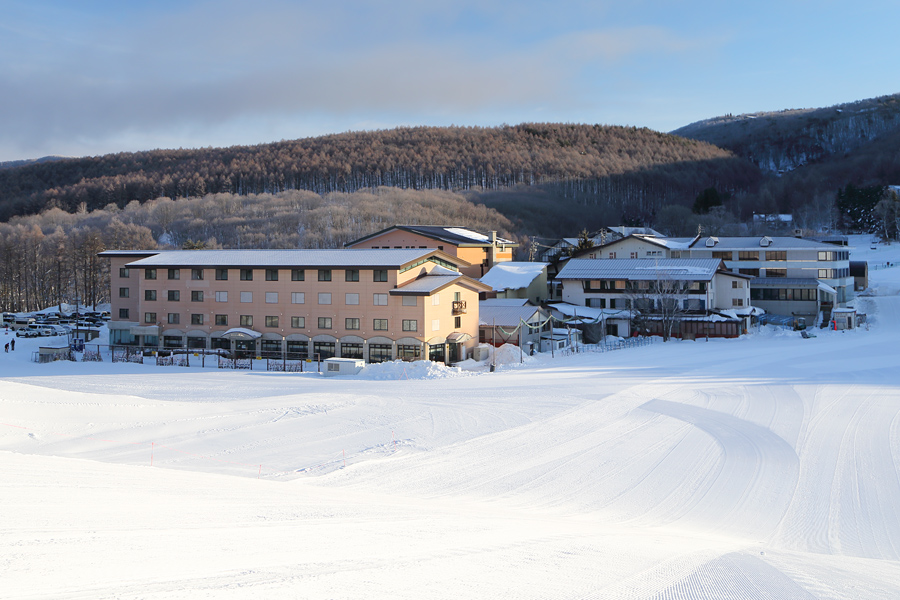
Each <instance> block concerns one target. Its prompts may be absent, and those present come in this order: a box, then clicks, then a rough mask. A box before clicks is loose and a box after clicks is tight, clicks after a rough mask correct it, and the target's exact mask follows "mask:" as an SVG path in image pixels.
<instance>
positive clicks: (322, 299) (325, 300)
mask: <svg viewBox="0 0 900 600" xmlns="http://www.w3.org/2000/svg"><path fill="white" fill-rule="evenodd" d="M319 304H331V293H330V292H319Z"/></svg>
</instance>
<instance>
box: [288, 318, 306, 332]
mask: <svg viewBox="0 0 900 600" xmlns="http://www.w3.org/2000/svg"><path fill="white" fill-rule="evenodd" d="M291 327H293V328H294V329H304V328H305V327H306V317H291Z"/></svg>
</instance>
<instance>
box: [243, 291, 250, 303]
mask: <svg viewBox="0 0 900 600" xmlns="http://www.w3.org/2000/svg"><path fill="white" fill-rule="evenodd" d="M241 302H243V303H244V304H248V303H250V302H253V292H241Z"/></svg>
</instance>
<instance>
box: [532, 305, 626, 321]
mask: <svg viewBox="0 0 900 600" xmlns="http://www.w3.org/2000/svg"><path fill="white" fill-rule="evenodd" d="M547 308H549V309H550V310H554V311H557V312H559V313H560V314H562V315H564V316H566V317H583V318H585V319H588V320H591V321H596V320H597V319H601V318H606V319H609V318H613V319H615V318H623V319H629V318H631V311H630V310H613V309H605V308H591V307H589V306H576V305H574V304H569V303H568V302H551V303H550V304H548V305H547Z"/></svg>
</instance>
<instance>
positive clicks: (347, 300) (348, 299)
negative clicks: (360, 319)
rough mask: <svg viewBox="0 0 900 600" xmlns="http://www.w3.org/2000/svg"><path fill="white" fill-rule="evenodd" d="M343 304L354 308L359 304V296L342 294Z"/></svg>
mask: <svg viewBox="0 0 900 600" xmlns="http://www.w3.org/2000/svg"><path fill="white" fill-rule="evenodd" d="M344 304H346V305H347V306H356V305H357V304H359V294H344Z"/></svg>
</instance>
